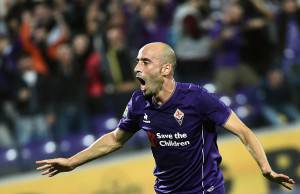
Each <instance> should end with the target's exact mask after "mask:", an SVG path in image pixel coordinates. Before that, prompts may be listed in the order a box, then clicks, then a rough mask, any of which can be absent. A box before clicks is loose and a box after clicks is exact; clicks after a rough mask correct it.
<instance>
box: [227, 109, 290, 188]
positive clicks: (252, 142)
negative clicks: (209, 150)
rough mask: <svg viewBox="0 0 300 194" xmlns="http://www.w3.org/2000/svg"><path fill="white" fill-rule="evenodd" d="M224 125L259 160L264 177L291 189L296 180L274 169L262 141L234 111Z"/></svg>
mask: <svg viewBox="0 0 300 194" xmlns="http://www.w3.org/2000/svg"><path fill="white" fill-rule="evenodd" d="M224 127H225V128H226V129H227V130H229V131H230V132H232V133H233V134H235V135H237V136H238V137H239V138H240V140H241V141H242V142H243V144H244V145H245V146H246V148H247V149H248V151H249V152H250V153H251V155H252V157H253V158H254V159H255V161H256V162H257V164H258V166H259V167H260V170H261V172H262V174H263V175H264V177H266V178H267V179H269V180H270V181H273V182H276V183H279V184H281V185H283V186H284V187H286V188H288V189H291V188H290V187H289V186H288V184H294V183H295V182H294V180H293V179H291V178H290V177H288V176H286V175H284V174H279V173H276V172H274V171H273V170H272V168H271V166H270V164H269V162H268V160H267V157H266V153H265V151H264V149H263V147H262V145H261V143H260V141H259V140H258V139H257V137H256V136H255V134H254V133H253V132H252V131H251V129H249V128H248V127H247V126H246V125H245V124H244V123H243V122H242V121H241V120H240V119H239V118H238V117H237V116H236V114H235V113H234V112H233V111H231V114H230V116H229V118H228V120H227V121H226V123H225V124H224Z"/></svg>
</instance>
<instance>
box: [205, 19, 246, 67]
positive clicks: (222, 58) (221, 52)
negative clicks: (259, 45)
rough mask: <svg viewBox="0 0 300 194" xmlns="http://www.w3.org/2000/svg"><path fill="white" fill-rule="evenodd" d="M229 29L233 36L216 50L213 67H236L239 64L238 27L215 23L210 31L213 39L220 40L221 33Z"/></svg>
mask: <svg viewBox="0 0 300 194" xmlns="http://www.w3.org/2000/svg"><path fill="white" fill-rule="evenodd" d="M225 28H229V29H231V30H233V31H234V35H233V36H232V37H231V38H229V39H227V40H223V42H222V43H221V45H220V47H219V48H217V49H216V52H215V56H214V65H215V67H232V68H234V67H236V66H238V65H239V64H240V60H241V59H240V49H241V43H242V41H241V32H240V28H239V26H238V25H225V24H222V23H221V22H217V23H216V25H215V26H214V28H213V29H212V31H211V33H210V34H211V37H212V38H213V39H218V38H220V36H221V34H222V31H223V30H224V29H225Z"/></svg>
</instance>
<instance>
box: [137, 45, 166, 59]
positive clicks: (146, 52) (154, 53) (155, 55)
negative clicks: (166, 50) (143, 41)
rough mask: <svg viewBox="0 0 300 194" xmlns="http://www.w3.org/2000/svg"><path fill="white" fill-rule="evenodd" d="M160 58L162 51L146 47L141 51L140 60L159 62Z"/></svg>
mask: <svg viewBox="0 0 300 194" xmlns="http://www.w3.org/2000/svg"><path fill="white" fill-rule="evenodd" d="M159 56H160V49H159V48H155V47H151V46H144V47H142V48H141V49H140V50H139V53H138V56H137V58H138V59H142V58H147V59H150V60H158V59H159Z"/></svg>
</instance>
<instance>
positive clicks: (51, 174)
mask: <svg viewBox="0 0 300 194" xmlns="http://www.w3.org/2000/svg"><path fill="white" fill-rule="evenodd" d="M58 173H59V171H58V170H54V171H53V172H51V173H50V174H49V175H48V176H49V177H53V176H55V175H56V174H58Z"/></svg>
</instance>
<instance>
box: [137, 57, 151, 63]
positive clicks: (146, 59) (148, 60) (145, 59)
mask: <svg viewBox="0 0 300 194" xmlns="http://www.w3.org/2000/svg"><path fill="white" fill-rule="evenodd" d="M139 61H147V62H151V60H150V59H149V58H140V59H139V58H136V62H139Z"/></svg>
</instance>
